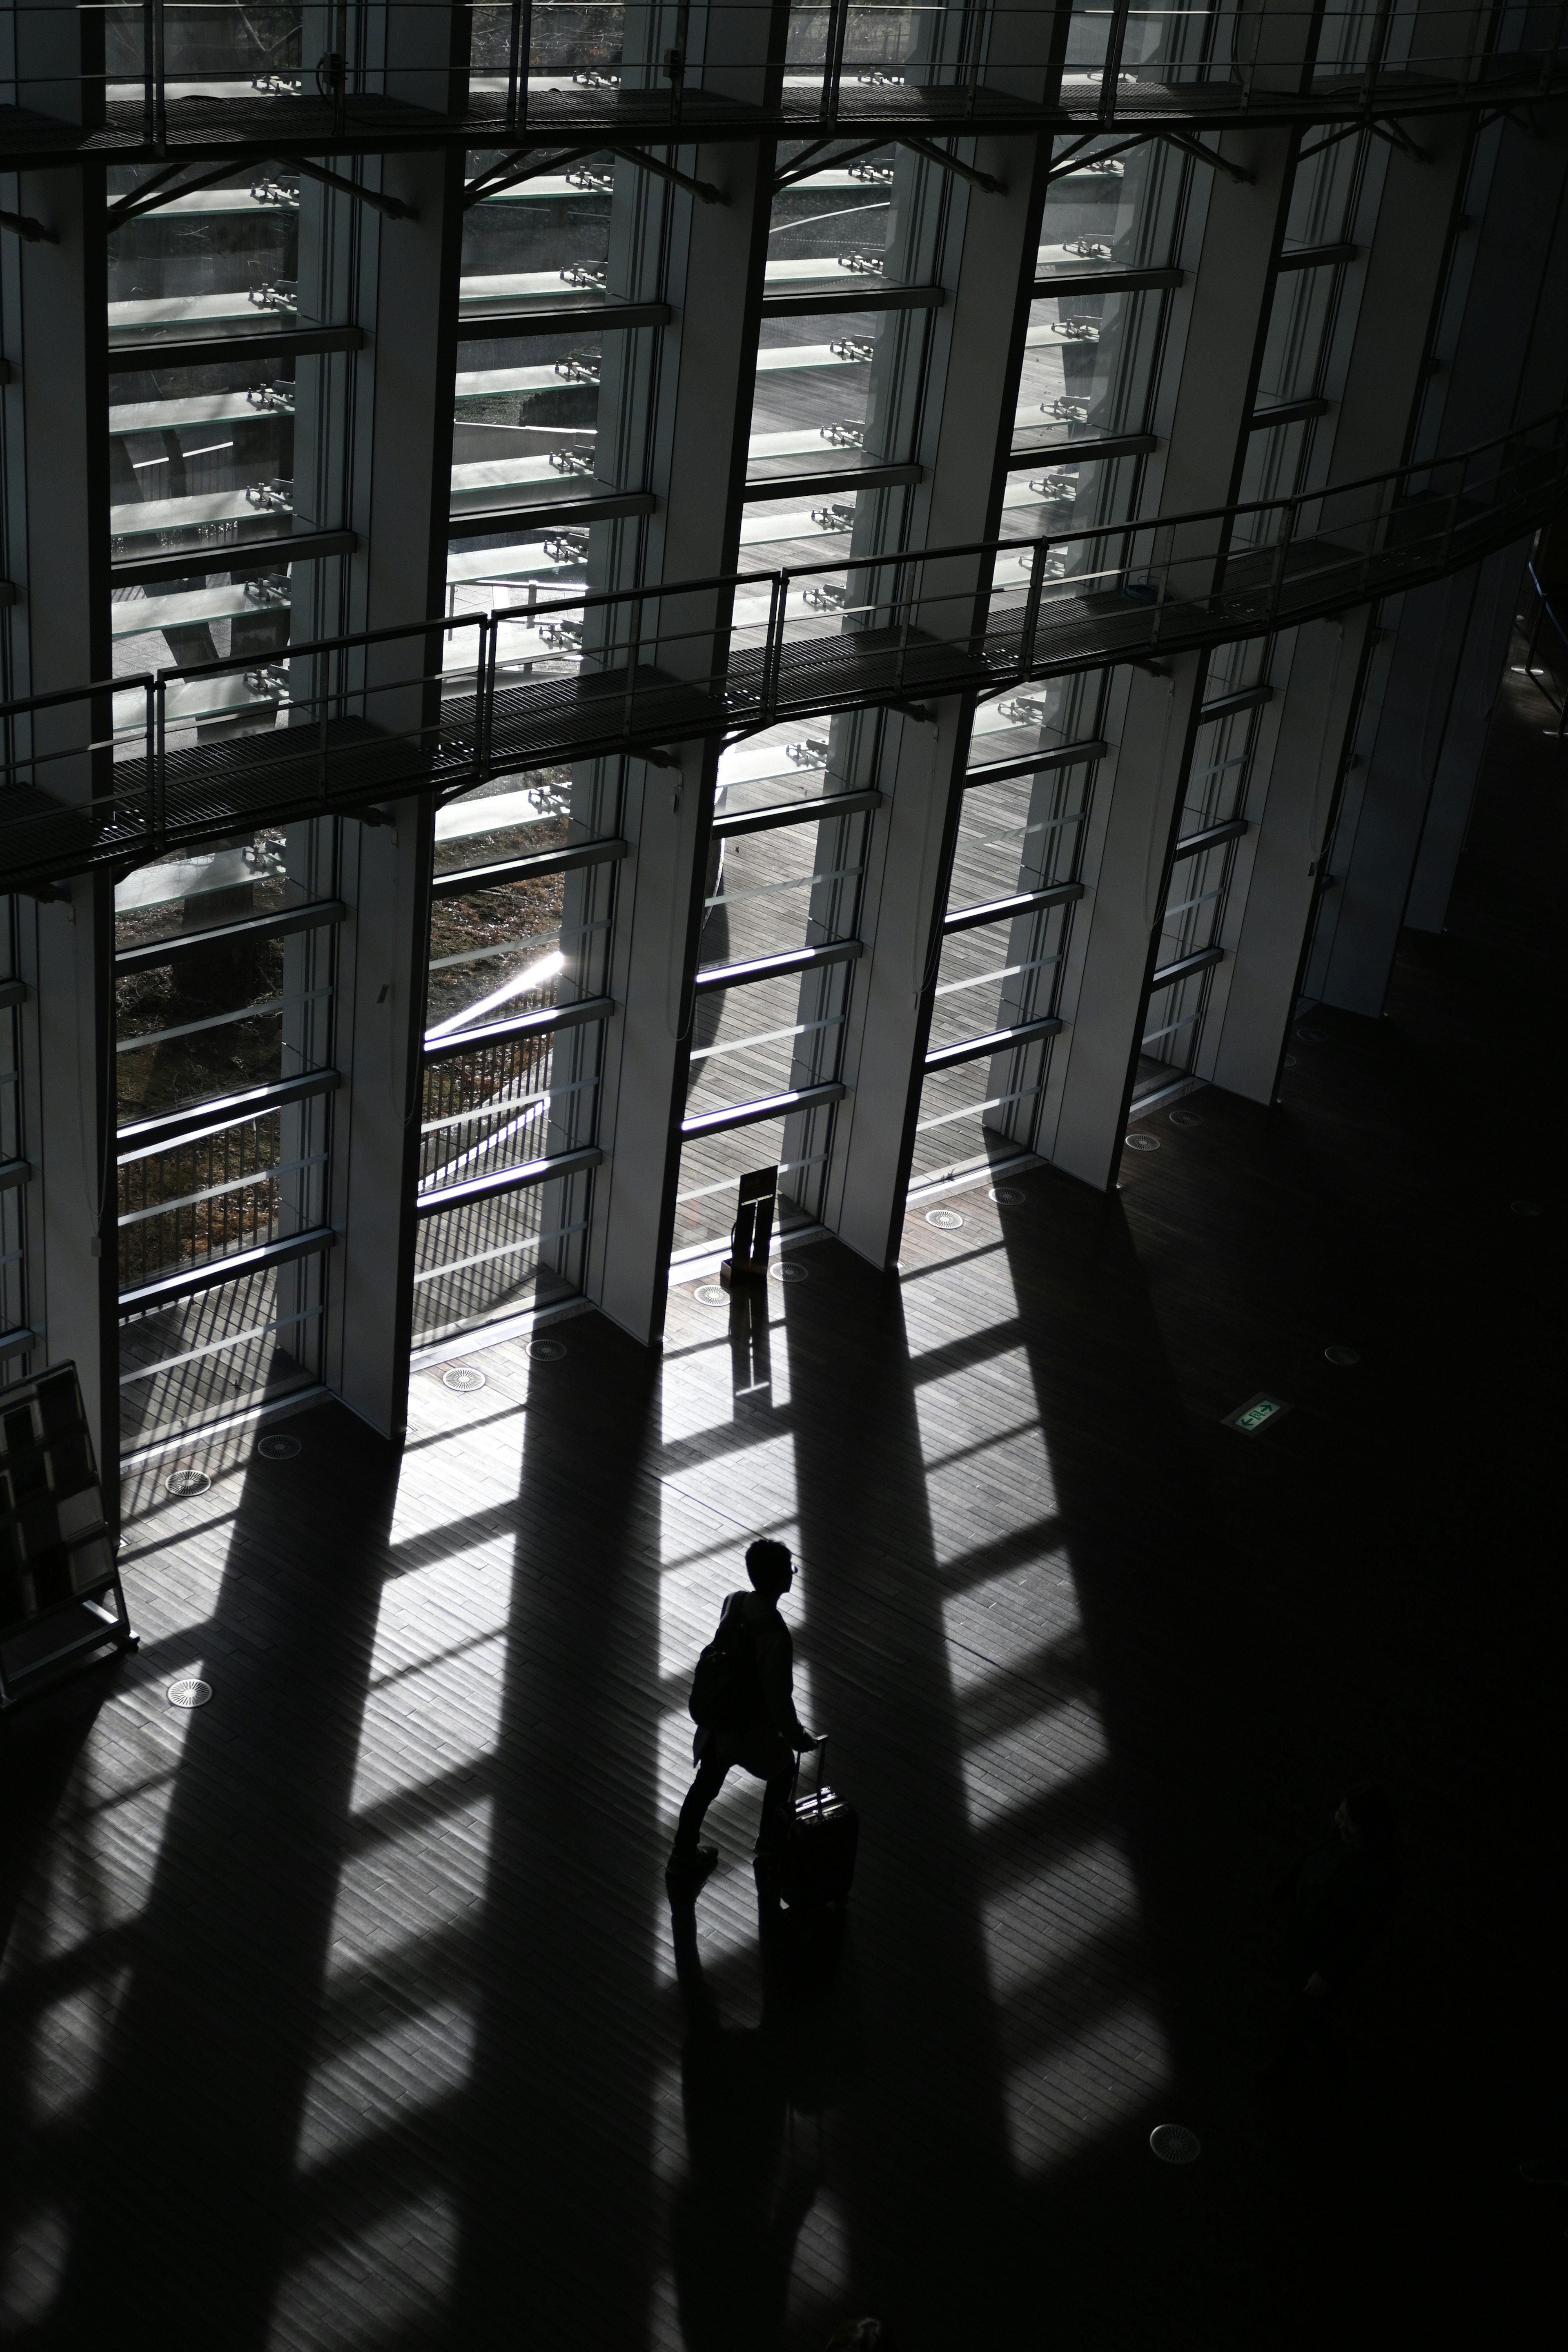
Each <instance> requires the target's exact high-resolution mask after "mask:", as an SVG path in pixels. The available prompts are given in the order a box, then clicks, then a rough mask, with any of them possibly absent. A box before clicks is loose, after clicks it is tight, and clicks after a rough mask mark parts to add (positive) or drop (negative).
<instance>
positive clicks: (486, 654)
mask: <svg viewBox="0 0 1568 2352" xmlns="http://www.w3.org/2000/svg"><path fill="white" fill-rule="evenodd" d="M486 619H487V625H486V629H485V633H484V635H483V636H482V637H481V638H480V640H479V654H480V678H479V726H478V729H477V735H478V751H479V782H481V783H482V782H484V780H485V778H486V776H487V775H488V774H489V766H490V755H491V752H492V751H493V749H494V745H495V727H496V667H497V662H498V658H499V654H500V617H499V615H498V614H496V612H495V610H494V608H493V606H492V608H491V610H490V612H489V614H488V615H487V616H486Z"/></svg>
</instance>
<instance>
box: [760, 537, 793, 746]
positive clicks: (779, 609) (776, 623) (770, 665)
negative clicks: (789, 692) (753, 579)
mask: <svg viewBox="0 0 1568 2352" xmlns="http://www.w3.org/2000/svg"><path fill="white" fill-rule="evenodd" d="M788 610H789V573H788V572H774V573H773V602H772V604H770V605H769V607H768V643H767V651H766V653H765V655H764V656H763V698H762V708H761V709H760V710H759V712H758V714H757V716H758V717H759V718H760V719H763V721H764V723H765V722H768V721H771V720H772V719H776V718H777V716H778V708H779V665H780V664H781V662H782V661H783V660H784V621H785V618H786V615H787V614H788Z"/></svg>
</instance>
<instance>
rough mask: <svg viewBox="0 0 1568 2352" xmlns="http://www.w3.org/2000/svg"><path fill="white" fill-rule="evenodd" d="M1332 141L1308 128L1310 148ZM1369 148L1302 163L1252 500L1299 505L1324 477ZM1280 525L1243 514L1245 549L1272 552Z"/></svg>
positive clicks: (1266, 347) (1257, 439)
mask: <svg viewBox="0 0 1568 2352" xmlns="http://www.w3.org/2000/svg"><path fill="white" fill-rule="evenodd" d="M1324 135H1325V134H1324V133H1323V131H1321V130H1319V131H1308V132H1307V133H1306V136H1305V139H1304V142H1303V143H1304V144H1305V145H1306V146H1309V147H1310V146H1311V145H1312V144H1313V143H1314V142H1315V141H1316V140H1317V139H1320V138H1321V137H1323V136H1324ZM1368 143H1369V142H1368V140H1367V138H1366V137H1365V136H1364V135H1363V134H1358V135H1357V136H1356V137H1354V138H1351V139H1341V140H1339V141H1338V142H1336V143H1335V144H1334V145H1333V146H1332V147H1329V148H1326V149H1324V150H1323V152H1321V153H1320V154H1316V155H1309V156H1308V157H1307V158H1306V159H1305V160H1304V161H1303V162H1301V163H1298V164H1297V167H1296V173H1295V177H1294V179H1293V181H1292V183H1291V190H1290V209H1289V217H1288V220H1287V225H1286V231H1285V236H1284V241H1283V244H1282V247H1281V250H1280V257H1279V267H1278V273H1277V275H1276V278H1275V281H1274V292H1273V296H1272V299H1271V300H1270V303H1269V309H1268V326H1267V328H1266V329H1265V331H1264V339H1263V356H1262V361H1261V364H1260V366H1259V370H1258V394H1257V401H1256V404H1255V407H1254V411H1253V424H1252V430H1251V432H1250V434H1249V436H1248V438H1247V458H1246V463H1245V465H1244V467H1243V470H1242V478H1241V489H1240V496H1241V498H1242V499H1244V500H1246V499H1277V498H1290V497H1293V496H1295V495H1296V494H1297V493H1299V492H1300V491H1303V490H1307V489H1310V488H1313V487H1315V485H1316V484H1318V483H1319V482H1321V480H1322V478H1323V477H1324V474H1325V471H1326V468H1327V464H1328V456H1329V450H1330V447H1331V441H1332V430H1331V425H1330V424H1329V423H1328V422H1327V420H1328V419H1329V418H1330V416H1331V410H1332V395H1333V394H1334V393H1335V392H1336V391H1337V389H1338V374H1339V371H1338V368H1337V366H1336V358H1337V352H1336V341H1337V338H1336V330H1337V328H1338V327H1339V324H1340V320H1341V312H1342V298H1343V294H1344V288H1345V268H1346V263H1347V261H1348V259H1349V257H1350V253H1349V245H1350V240H1351V238H1352V235H1353V232H1354V227H1355V220H1356V215H1357V212H1358V210H1359V209H1360V201H1361V197H1362V194H1363V182H1364V178H1365V165H1366V161H1367V147H1368ZM1352 323H1353V322H1352ZM1271 420H1272V421H1271ZM1279 528H1280V522H1279V518H1278V517H1277V516H1268V515H1260V516H1243V517H1241V518H1239V520H1238V523H1237V539H1238V541H1240V542H1241V543H1242V544H1245V545H1254V546H1257V545H1272V544H1273V542H1274V541H1275V539H1276V537H1277V535H1278V532H1279Z"/></svg>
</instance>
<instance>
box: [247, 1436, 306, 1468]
mask: <svg viewBox="0 0 1568 2352" xmlns="http://www.w3.org/2000/svg"><path fill="white" fill-rule="evenodd" d="M256 1450H257V1452H258V1454H260V1456H261V1459H262V1460H263V1462H292V1461H293V1459H294V1456H295V1455H296V1454H298V1453H299V1451H300V1441H299V1439H298V1438H297V1437H264V1438H263V1439H262V1441H261V1443H260V1444H259V1445H258V1447H257V1449H256Z"/></svg>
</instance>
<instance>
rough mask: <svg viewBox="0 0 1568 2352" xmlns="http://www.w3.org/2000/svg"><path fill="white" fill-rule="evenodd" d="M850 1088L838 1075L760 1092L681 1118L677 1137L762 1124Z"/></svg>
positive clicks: (831, 1100)
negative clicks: (824, 1080)
mask: <svg viewBox="0 0 1568 2352" xmlns="http://www.w3.org/2000/svg"><path fill="white" fill-rule="evenodd" d="M848 1092H849V1089H848V1087H847V1086H846V1085H845V1084H844V1082H843V1080H842V1079H841V1078H836V1079H835V1080H834V1081H833V1083H832V1084H831V1085H830V1086H822V1087H791V1088H790V1089H789V1090H788V1092H787V1093H784V1094H782V1095H763V1096H762V1097H759V1099H758V1100H757V1101H755V1102H749V1103H735V1104H733V1105H732V1106H731V1108H730V1109H728V1110H709V1111H700V1112H699V1113H698V1115H697V1117H696V1118H683V1119H682V1120H681V1122H680V1129H679V1132H680V1139H681V1141H682V1142H683V1143H687V1142H690V1141H691V1140H692V1139H694V1138H695V1137H698V1136H704V1135H726V1134H728V1133H729V1132H730V1130H731V1129H733V1128H738V1127H761V1126H762V1125H763V1121H764V1120H765V1119H770V1118H788V1117H789V1116H790V1114H791V1113H792V1112H793V1111H797V1110H816V1109H819V1108H822V1107H823V1106H824V1105H825V1104H827V1103H837V1102H842V1101H843V1100H844V1098H845V1097H846V1095H847V1093H848Z"/></svg>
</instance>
